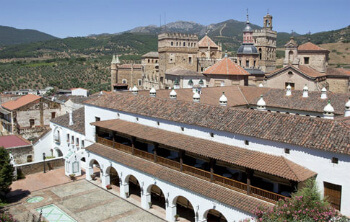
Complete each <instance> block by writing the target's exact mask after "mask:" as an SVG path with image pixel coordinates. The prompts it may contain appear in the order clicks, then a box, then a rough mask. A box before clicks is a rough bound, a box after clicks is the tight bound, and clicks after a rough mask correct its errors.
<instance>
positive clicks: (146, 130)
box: [92, 119, 316, 182]
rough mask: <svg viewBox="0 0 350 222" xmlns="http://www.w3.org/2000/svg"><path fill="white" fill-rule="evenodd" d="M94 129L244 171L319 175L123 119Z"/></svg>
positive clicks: (278, 159)
mask: <svg viewBox="0 0 350 222" xmlns="http://www.w3.org/2000/svg"><path fill="white" fill-rule="evenodd" d="M92 125H95V126H98V127H101V128H104V129H109V130H112V131H116V132H120V133H122V134H126V135H130V136H134V137H136V138H140V139H143V140H148V141H150V142H156V143H159V144H163V145H166V146H169V147H173V148H177V149H181V150H185V151H186V152H190V153H195V154H197V155H200V156H204V157H208V158H213V159H216V160H221V161H224V162H226V163H231V164H234V165H237V166H241V167H247V168H249V169H253V170H256V171H260V172H264V173H268V174H271V175H275V176H278V177H282V178H285V179H287V180H293V181H297V182H301V181H305V180H306V179H308V178H310V177H313V176H314V175H316V173H315V172H313V171H311V170H308V169H306V168H304V167H302V166H300V165H298V164H295V163H293V162H292V161H290V160H287V159H285V158H284V157H282V156H274V155H270V154H265V153H262V152H257V151H252V150H247V149H243V148H239V147H235V146H229V145H226V144H222V143H217V142H213V141H210V140H205V139H200V138H196V137H192V136H187V135H183V134H179V133H173V132H169V131H166V130H161V129H157V128H154V127H149V126H144V125H141V124H137V123H132V122H127V121H123V120H120V119H114V120H107V121H99V122H95V123H92Z"/></svg>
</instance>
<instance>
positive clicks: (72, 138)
mask: <svg viewBox="0 0 350 222" xmlns="http://www.w3.org/2000/svg"><path fill="white" fill-rule="evenodd" d="M71 141H72V145H74V136H72V139H71Z"/></svg>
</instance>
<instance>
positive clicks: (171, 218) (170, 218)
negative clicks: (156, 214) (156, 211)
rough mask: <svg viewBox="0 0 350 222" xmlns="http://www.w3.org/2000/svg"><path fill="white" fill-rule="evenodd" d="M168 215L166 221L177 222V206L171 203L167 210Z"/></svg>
mask: <svg viewBox="0 0 350 222" xmlns="http://www.w3.org/2000/svg"><path fill="white" fill-rule="evenodd" d="M165 211H166V212H165V213H166V216H165V217H166V220H167V221H170V222H175V215H176V204H175V205H174V204H172V203H169V205H168V206H167V207H166V209H165Z"/></svg>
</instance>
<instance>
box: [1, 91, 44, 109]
mask: <svg viewBox="0 0 350 222" xmlns="http://www.w3.org/2000/svg"><path fill="white" fill-rule="evenodd" d="M40 98H42V97H41V96H37V95H33V94H28V95H25V96H22V97H20V98H18V99H16V100H12V101H8V102H6V103H3V104H2V107H4V108H6V109H8V110H15V109H18V108H20V107H22V106H25V105H27V104H29V103H32V102H36V101H39V99H40Z"/></svg>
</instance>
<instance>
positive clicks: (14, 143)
mask: <svg viewBox="0 0 350 222" xmlns="http://www.w3.org/2000/svg"><path fill="white" fill-rule="evenodd" d="M31 145H32V144H31V143H30V142H29V141H28V140H26V139H24V138H23V137H21V136H19V135H9V136H1V137H0V147H4V148H14V147H21V146H31Z"/></svg>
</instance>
